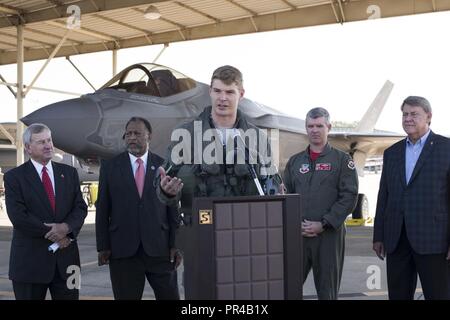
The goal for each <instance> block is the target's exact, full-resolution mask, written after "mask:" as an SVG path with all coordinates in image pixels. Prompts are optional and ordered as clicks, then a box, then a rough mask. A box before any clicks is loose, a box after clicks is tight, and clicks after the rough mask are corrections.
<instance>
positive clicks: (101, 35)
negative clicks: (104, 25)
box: [45, 21, 117, 41]
mask: <svg viewBox="0 0 450 320" xmlns="http://www.w3.org/2000/svg"><path fill="white" fill-rule="evenodd" d="M45 24H48V25H49V26H54V27H59V28H61V29H66V25H65V24H64V23H61V22H56V21H47V22H45ZM69 30H72V31H73V32H76V33H81V34H84V35H87V36H90V37H93V38H97V39H100V40H104V41H117V39H115V38H113V37H110V36H108V35H107V34H104V33H101V32H98V31H94V30H89V29H86V28H78V29H69Z"/></svg>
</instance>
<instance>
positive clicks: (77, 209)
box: [5, 124, 87, 300]
mask: <svg viewBox="0 0 450 320" xmlns="http://www.w3.org/2000/svg"><path fill="white" fill-rule="evenodd" d="M23 143H24V146H25V150H26V151H27V153H28V154H29V156H30V160H29V161H27V162H26V163H24V164H22V165H21V166H19V167H17V168H15V169H12V170H10V171H8V172H7V173H6V174H5V193H6V194H5V200H6V210H7V213H8V216H9V219H10V220H11V222H12V225H13V237H12V242H11V257H10V262H9V278H10V279H11V280H12V282H13V289H14V294H15V296H16V299H18V300H23V299H26V300H30V299H33V300H34V299H45V296H46V293H47V289H49V290H50V294H51V296H52V299H73V300H75V299H78V297H79V290H78V289H79V281H80V279H79V276H80V274H79V270H80V269H79V268H80V256H79V253H78V246H77V242H76V237H77V235H78V233H79V232H80V230H81V227H82V226H83V223H84V219H85V218H86V214H87V206H86V203H85V202H84V200H83V197H82V195H81V191H80V182H79V179H78V174H77V171H76V170H75V169H74V168H72V167H70V166H67V165H64V164H59V163H54V162H52V161H51V159H52V157H53V142H52V136H51V132H50V129H49V128H48V127H47V126H45V125H43V124H32V125H31V126H29V127H28V128H27V129H26V130H25V132H24V134H23ZM51 245H53V246H54V247H55V246H57V247H58V249H57V250H56V251H55V252H53V251H50V250H49V246H51ZM74 272H75V273H74ZM69 277H71V279H68V278H69ZM74 277H75V278H74ZM76 278H78V279H76ZM72 280H74V281H75V282H74V283H73V281H72ZM74 284H78V285H74Z"/></svg>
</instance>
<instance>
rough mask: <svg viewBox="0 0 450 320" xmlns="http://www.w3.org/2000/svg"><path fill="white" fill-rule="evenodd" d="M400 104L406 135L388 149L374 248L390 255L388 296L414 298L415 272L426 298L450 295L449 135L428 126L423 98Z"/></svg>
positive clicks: (427, 107) (428, 112)
mask: <svg viewBox="0 0 450 320" xmlns="http://www.w3.org/2000/svg"><path fill="white" fill-rule="evenodd" d="M401 110H402V112H403V129H404V130H405V132H406V133H407V135H408V137H407V138H406V139H404V140H402V141H400V142H398V143H396V144H394V145H393V146H392V147H390V148H388V149H386V151H385V152H384V157H383V172H382V175H381V181H380V190H379V193H378V202H377V210H376V216H375V225H374V236H373V242H374V243H373V249H374V251H375V253H376V254H377V256H378V257H379V258H380V259H384V257H385V255H387V262H386V265H387V280H388V291H389V299H395V300H398V299H401V300H412V299H413V298H414V292H415V290H416V284H417V274H418V275H419V277H420V282H421V284H422V289H423V293H424V296H425V299H449V298H450V295H449V260H450V224H449V222H450V221H449V215H450V140H449V139H448V138H445V137H443V136H440V135H437V134H435V133H433V132H432V131H431V130H430V128H429V126H430V123H431V116H432V113H431V106H430V103H429V102H428V101H427V100H426V99H425V98H422V97H415V96H412V97H408V98H406V99H405V100H404V102H403V104H402V107H401Z"/></svg>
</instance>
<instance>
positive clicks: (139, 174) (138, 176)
mask: <svg viewBox="0 0 450 320" xmlns="http://www.w3.org/2000/svg"><path fill="white" fill-rule="evenodd" d="M136 162H137V163H138V168H137V170H136V173H135V175H134V181H136V187H137V189H138V192H139V197H141V198H142V192H143V191H144V179H145V170H144V161H142V159H141V158H138V159H137V160H136Z"/></svg>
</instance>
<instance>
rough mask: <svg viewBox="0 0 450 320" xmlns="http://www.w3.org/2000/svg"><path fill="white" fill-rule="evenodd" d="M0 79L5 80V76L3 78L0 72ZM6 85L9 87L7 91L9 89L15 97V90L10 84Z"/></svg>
mask: <svg viewBox="0 0 450 320" xmlns="http://www.w3.org/2000/svg"><path fill="white" fill-rule="evenodd" d="M0 80H2V81H3V82H5V83H6V82H7V81H6V80H5V78H3V76H2V75H1V74H0ZM6 87H7V88H8V89H9V91H11V93H12V94H13V96H14V98H17V95H16V92H15V91H14V90H13V88H12V86H10V85H6Z"/></svg>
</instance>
